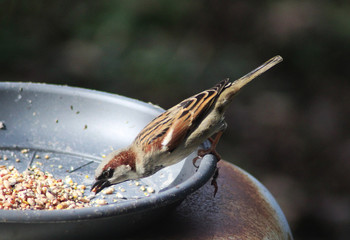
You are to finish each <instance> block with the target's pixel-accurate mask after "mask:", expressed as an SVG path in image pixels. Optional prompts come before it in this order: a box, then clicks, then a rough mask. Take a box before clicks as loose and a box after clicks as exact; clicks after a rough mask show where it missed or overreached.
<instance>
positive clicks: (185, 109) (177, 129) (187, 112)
mask: <svg viewBox="0 0 350 240" xmlns="http://www.w3.org/2000/svg"><path fill="white" fill-rule="evenodd" d="M230 85H231V83H230V82H229V80H228V79H225V80H223V81H221V82H220V83H218V84H217V85H216V86H215V87H213V88H211V89H208V90H206V91H203V92H201V93H198V94H196V95H194V96H192V97H190V98H187V99H185V100H184V101H182V102H180V103H179V104H177V105H176V106H174V107H172V108H170V109H169V110H167V111H166V112H164V113H162V114H161V115H159V116H158V117H156V118H155V119H154V120H153V121H152V122H150V123H149V124H148V125H147V126H146V127H145V128H144V129H143V130H142V131H141V132H140V133H139V135H138V136H137V137H136V139H135V141H136V144H141V145H142V146H143V150H144V151H145V152H148V151H151V149H152V148H153V149H158V150H161V151H168V152H172V151H173V150H174V149H176V148H177V146H179V144H180V143H181V142H182V141H183V140H184V138H185V137H186V136H187V134H188V133H189V132H191V131H192V130H193V128H195V127H196V126H197V125H198V124H197V123H198V122H200V121H202V120H203V119H204V117H205V116H206V114H207V113H208V111H209V110H210V108H211V107H212V106H213V103H214V102H215V100H216V99H217V97H218V96H219V95H220V94H221V92H222V91H223V90H224V89H225V88H227V87H228V86H230Z"/></svg>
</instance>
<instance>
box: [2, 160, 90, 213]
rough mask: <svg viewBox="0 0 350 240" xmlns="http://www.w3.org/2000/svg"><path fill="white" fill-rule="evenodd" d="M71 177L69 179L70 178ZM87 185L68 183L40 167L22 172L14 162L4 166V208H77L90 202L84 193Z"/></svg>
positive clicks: (86, 205)
mask: <svg viewBox="0 0 350 240" xmlns="http://www.w3.org/2000/svg"><path fill="white" fill-rule="evenodd" d="M66 181H67V179H66ZM85 189H86V187H85V185H77V184H76V183H73V182H72V181H69V182H68V183H64V182H63V181H62V180H61V179H58V180H57V179H55V178H54V177H53V176H52V174H50V173H47V172H43V171H41V170H40V169H39V168H37V167H31V168H28V169H27V170H26V171H24V172H23V173H19V172H18V171H17V169H16V168H15V167H14V166H9V167H6V166H0V209H6V210H10V209H17V210H24V209H35V210H41V209H46V210H54V209H76V208H83V207H88V206H90V199H88V198H87V197H85V196H83V195H84V191H85Z"/></svg>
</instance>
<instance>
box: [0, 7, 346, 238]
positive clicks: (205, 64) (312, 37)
mask: <svg viewBox="0 0 350 240" xmlns="http://www.w3.org/2000/svg"><path fill="white" fill-rule="evenodd" d="M349 13H350V3H349V1H340V0H338V1H330V0H328V1H327V0H323V1H316V0H307V1H292V0H283V1H271V0H270V1H243V0H235V1H229V0H223V1H213V0H204V1H184V0H179V1H170V0H162V1H154V0H153V1H152V0H151V1H142V0H141V1H135V0H129V1H115V0H112V1H111V0H110V1H107V0H101V1H92V0H84V1H82V0H76V1H67V0H62V1H55V0H53V1H43V0H41V1H39V0H37V1H20V0H13V1H0V66H1V67H0V81H32V82H46V83H55V84H68V85H71V86H80V87H85V88H92V89H97V90H102V91H108V92H114V93H118V94H122V95H126V96H129V97H133V98H137V99H140V100H144V101H147V102H148V101H151V102H153V103H156V104H159V105H160V106H162V107H164V108H168V107H171V106H172V105H173V104H175V103H177V102H178V101H180V100H182V99H183V98H185V97H188V96H190V95H192V94H194V93H197V92H198V91H201V90H203V89H206V88H209V87H211V86H212V85H214V84H215V83H216V82H218V81H219V80H221V79H223V78H226V77H230V78H232V79H235V78H237V77H239V76H242V75H243V74H245V73H246V72H248V71H250V70H251V69H253V68H255V67H256V66H257V65H258V64H260V63H262V62H264V61H265V60H267V59H268V58H270V57H272V56H274V55H277V54H280V55H282V56H283V57H284V62H283V63H282V64H280V65H279V66H277V67H276V68H274V69H272V70H271V71H269V72H268V73H266V74H264V75H263V76H262V77H261V78H260V79H259V80H257V81H255V82H254V83H253V84H251V85H250V86H249V87H247V89H245V90H244V91H243V92H242V93H241V94H240V95H239V97H237V98H236V100H235V102H234V103H233V106H232V108H230V110H229V112H228V114H227V122H228V125H229V127H228V130H227V132H226V133H225V135H224V137H223V139H222V141H221V142H220V146H219V151H220V152H221V153H222V155H223V157H224V159H226V160H229V161H231V162H233V163H235V164H237V165H239V166H242V167H243V168H245V169H247V170H248V171H249V172H251V173H253V175H255V176H257V177H258V178H259V179H260V180H261V181H262V182H263V183H264V184H265V185H266V186H267V187H268V188H269V189H270V190H271V191H272V193H273V194H274V196H275V197H276V198H277V200H278V202H279V203H280V205H281V206H282V209H283V210H284V212H285V214H286V216H287V218H288V220H289V222H290V224H291V227H292V230H293V232H294V235H295V237H296V239H347V238H348V237H349V236H350V230H349V227H348V226H349V224H350V206H349V202H350V196H349V190H350V177H349V176H350V175H349V174H348V173H349V171H350V141H349V131H350V130H349V128H348V124H349V115H350V110H349V109H350V98H349V92H350V84H349V79H350V76H349V75H350V74H349V69H348V67H349V66H348V65H349V56H350V14H349Z"/></svg>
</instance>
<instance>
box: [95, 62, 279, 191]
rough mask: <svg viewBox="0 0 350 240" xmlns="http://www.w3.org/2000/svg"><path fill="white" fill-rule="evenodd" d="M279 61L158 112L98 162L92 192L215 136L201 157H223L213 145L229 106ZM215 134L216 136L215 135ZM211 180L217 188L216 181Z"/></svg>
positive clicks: (149, 170)
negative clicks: (128, 140) (124, 144)
mask: <svg viewBox="0 0 350 240" xmlns="http://www.w3.org/2000/svg"><path fill="white" fill-rule="evenodd" d="M281 61H282V57H280V56H275V57H273V58H271V59H270V60H268V61H267V62H265V63H264V64H262V65H261V66H259V67H258V68H256V69H255V70H253V71H251V72H250V73H248V74H247V75H245V76H243V77H241V78H240V79H238V80H236V81H234V82H230V81H229V79H225V80H222V81H221V82H219V83H218V84H217V85H215V86H214V87H213V88H210V89H208V90H205V91H203V92H201V93H198V94H196V95H194V96H192V97H190V98H187V99H185V100H183V101H182V102H180V103H179V104H177V105H175V106H174V107H172V108H170V109H168V110H167V111H165V112H163V113H162V114H160V115H159V116H158V117H156V118H155V119H154V120H153V121H151V122H150V123H149V124H148V125H147V126H146V127H145V128H144V129H143V130H142V131H141V132H140V133H139V134H138V135H137V136H136V138H135V140H134V141H133V142H132V143H131V145H130V146H128V147H126V148H123V149H120V150H117V151H114V152H112V153H110V154H109V155H108V156H107V157H106V158H105V159H104V160H103V161H102V162H101V163H100V165H99V166H98V167H97V169H96V172H95V179H96V182H95V183H94V184H93V186H92V189H91V191H92V192H95V194H97V193H98V192H100V191H101V190H102V189H103V188H105V187H108V186H110V185H112V184H116V183H120V182H124V181H126V180H131V179H139V178H143V177H147V176H150V175H152V174H154V173H155V172H157V171H158V170H160V169H162V168H164V167H167V166H170V165H172V164H175V163H177V162H179V161H181V160H182V159H184V158H185V157H187V156H188V155H190V154H191V153H192V152H193V151H195V150H196V149H197V148H198V146H199V145H200V144H202V143H203V142H204V141H205V140H206V139H209V140H210V141H211V147H210V148H209V149H205V150H199V151H198V157H197V158H200V157H203V156H204V155H205V154H209V153H211V154H214V156H216V157H217V160H218V161H219V160H220V156H219V155H218V154H217V152H216V151H215V147H216V144H217V143H218V141H219V139H220V137H221V135H222V133H223V132H224V130H225V129H226V126H227V125H226V122H225V121H224V113H225V110H226V108H227V106H228V105H229V104H230V103H231V101H232V99H233V97H234V96H235V95H236V93H237V92H238V91H239V90H240V89H241V88H242V87H243V86H244V85H246V84H247V83H248V82H250V81H251V80H253V79H254V78H256V77H257V76H259V75H260V74H262V73H264V72H265V71H267V70H268V69H270V68H271V67H273V66H274V65H276V64H277V63H279V62H281ZM215 134H216V136H215V138H214V139H213V138H211V137H212V136H213V135H215ZM197 158H195V159H194V162H195V160H196V159H197ZM217 174H218V172H216V173H215V174H214V177H217ZM214 180H215V179H214ZM212 184H214V186H215V193H216V190H217V186H216V181H215V182H214V181H213V182H212ZM215 193H214V195H215Z"/></svg>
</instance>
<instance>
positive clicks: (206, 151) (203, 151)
mask: <svg viewBox="0 0 350 240" xmlns="http://www.w3.org/2000/svg"><path fill="white" fill-rule="evenodd" d="M223 133H224V131H220V132H218V133H217V134H216V136H215V138H214V139H213V138H208V140H209V141H210V143H211V145H210V148H208V149H199V150H198V156H197V157H195V158H193V160H192V162H193V166H195V167H196V168H198V167H199V166H197V165H196V162H197V160H198V159H200V158H202V157H204V155H206V154H209V153H210V154H213V155H214V156H215V157H216V159H217V161H220V160H221V156H220V154H219V153H218V152H217V151H216V145H217V144H218V142H219V140H220V138H221V136H222V134H223Z"/></svg>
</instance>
